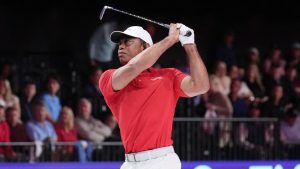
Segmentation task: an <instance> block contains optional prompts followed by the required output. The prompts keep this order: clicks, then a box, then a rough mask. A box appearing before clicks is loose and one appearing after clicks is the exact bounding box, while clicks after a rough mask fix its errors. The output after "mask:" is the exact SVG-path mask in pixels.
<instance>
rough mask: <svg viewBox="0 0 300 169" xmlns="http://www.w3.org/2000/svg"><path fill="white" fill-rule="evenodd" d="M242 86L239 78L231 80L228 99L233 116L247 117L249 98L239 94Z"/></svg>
mask: <svg viewBox="0 0 300 169" xmlns="http://www.w3.org/2000/svg"><path fill="white" fill-rule="evenodd" d="M241 87H242V82H241V81H240V80H239V79H233V80H232V81H231V92H230V93H229V99H230V101H231V104H232V106H233V117H247V116H248V109H249V98H248V97H243V96H241V95H240V94H239V92H240V90H241Z"/></svg>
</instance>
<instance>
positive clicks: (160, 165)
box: [121, 153, 181, 169]
mask: <svg viewBox="0 0 300 169" xmlns="http://www.w3.org/2000/svg"><path fill="white" fill-rule="evenodd" d="M121 169H181V162H180V159H179V157H178V155H177V154H176V153H169V154H167V155H164V156H161V157H158V158H154V159H150V160H146V161H140V162H127V161H126V162H124V163H123V165H122V166H121Z"/></svg>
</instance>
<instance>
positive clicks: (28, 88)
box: [22, 80, 36, 100]
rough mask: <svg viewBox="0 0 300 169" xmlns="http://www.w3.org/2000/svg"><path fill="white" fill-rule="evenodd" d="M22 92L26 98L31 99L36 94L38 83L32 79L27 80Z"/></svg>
mask: <svg viewBox="0 0 300 169" xmlns="http://www.w3.org/2000/svg"><path fill="white" fill-rule="evenodd" d="M22 92H23V94H24V95H25V96H26V98H28V99H29V100H31V99H32V98H33V97H34V96H35V95H36V84H35V83H34V82H33V81H32V80H28V81H26V82H25V84H24V86H23V90H22Z"/></svg>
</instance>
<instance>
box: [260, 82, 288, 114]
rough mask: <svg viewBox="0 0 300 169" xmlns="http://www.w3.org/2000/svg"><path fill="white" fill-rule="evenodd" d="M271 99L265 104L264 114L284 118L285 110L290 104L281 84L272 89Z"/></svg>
mask: <svg viewBox="0 0 300 169" xmlns="http://www.w3.org/2000/svg"><path fill="white" fill-rule="evenodd" d="M271 92H272V95H271V97H270V99H269V100H268V101H267V102H265V103H264V104H263V116H264V117H274V118H278V119H282V117H283V116H284V112H285V110H286V109H287V108H288V107H289V106H290V104H289V102H288V101H287V99H286V98H284V91H283V88H282V86H281V85H275V86H274V87H273V88H272V90H271Z"/></svg>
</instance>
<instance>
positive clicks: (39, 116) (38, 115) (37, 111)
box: [32, 100, 47, 122]
mask: <svg viewBox="0 0 300 169" xmlns="http://www.w3.org/2000/svg"><path fill="white" fill-rule="evenodd" d="M32 112H33V115H34V119H35V120H36V121H38V122H45V121H46V119H47V109H46V105H45V103H44V102H43V101H41V100H36V101H35V102H34V103H33V104H32Z"/></svg>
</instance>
